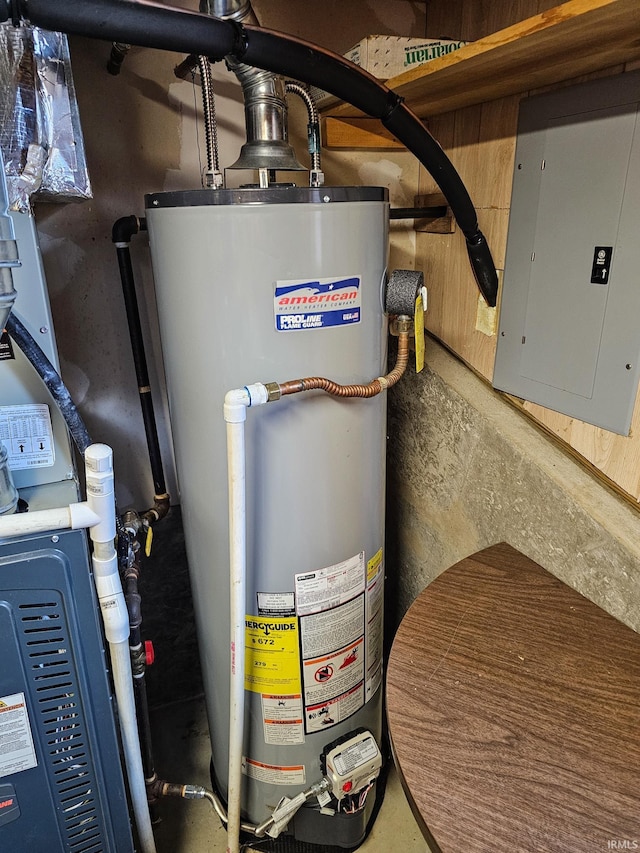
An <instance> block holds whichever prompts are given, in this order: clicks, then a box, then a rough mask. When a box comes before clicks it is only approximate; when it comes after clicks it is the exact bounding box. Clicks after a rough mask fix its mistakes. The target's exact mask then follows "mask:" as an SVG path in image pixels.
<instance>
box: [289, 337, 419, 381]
mask: <svg viewBox="0 0 640 853" xmlns="http://www.w3.org/2000/svg"><path fill="white" fill-rule="evenodd" d="M408 363H409V333H408V332H401V333H400V335H399V337H398V355H397V358H396V364H395V367H394V368H393V370H392V371H391V372H390V373H387V375H386V376H379V377H378V378H377V379H374V380H373V381H372V382H369V383H368V384H367V385H339V384H338V383H337V382H334V381H333V380H332V379H325V378H324V377H322V376H310V377H307V378H306V379H290V380H289V381H288V382H283V383H282V384H281V385H280V386H279V387H280V394H281V395H282V396H283V397H284V396H285V395H286V394H298V393H300V392H301V391H313V390H315V389H317V390H320V391H326V393H327V394H331V395H332V396H333V397H375V396H376V395H377V394H379V393H380V392H381V391H383V390H385V389H386V388H390V387H391V386H392V385H395V384H396V382H397V381H398V380H399V379H400V377H401V376H402V374H403V373H404V372H405V370H406V369H407V364H408Z"/></svg>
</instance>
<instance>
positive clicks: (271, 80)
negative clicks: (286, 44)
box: [200, 0, 305, 172]
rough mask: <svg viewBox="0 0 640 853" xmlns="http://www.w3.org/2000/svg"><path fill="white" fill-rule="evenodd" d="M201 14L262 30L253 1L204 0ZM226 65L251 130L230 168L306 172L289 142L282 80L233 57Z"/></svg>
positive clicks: (227, 59) (248, 130) (248, 129)
mask: <svg viewBox="0 0 640 853" xmlns="http://www.w3.org/2000/svg"><path fill="white" fill-rule="evenodd" d="M200 11H201V12H205V13H206V14H207V15H212V16H213V17H214V18H222V19H225V20H233V21H237V22H238V23H242V24H252V25H254V26H259V22H258V19H257V18H256V15H255V12H254V11H253V8H252V6H251V2H250V0H201V2H200ZM225 61H226V63H227V67H228V68H229V69H230V70H231V71H233V73H234V74H235V75H236V77H237V78H238V80H239V81H240V85H241V86H242V93H243V96H244V114H245V123H246V129H247V141H246V142H245V144H244V145H243V146H242V148H241V150H240V156H239V158H238V159H237V160H236V162H235V163H234V164H233V165H232V166H229V168H230V169H269V170H282V171H296V172H298V171H305V167H304V166H303V165H301V163H299V162H298V159H297V157H296V155H295V152H294V150H293V148H292V147H291V145H289V142H288V141H287V138H288V130H287V102H286V98H285V89H284V80H283V79H282V77H280V76H278V75H276V74H272V73H271V72H269V71H261V70H260V69H258V68H253V67H252V66H250V65H245V64H244V63H243V62H239V61H238V60H237V59H234V58H233V57H232V56H227V57H226V58H225Z"/></svg>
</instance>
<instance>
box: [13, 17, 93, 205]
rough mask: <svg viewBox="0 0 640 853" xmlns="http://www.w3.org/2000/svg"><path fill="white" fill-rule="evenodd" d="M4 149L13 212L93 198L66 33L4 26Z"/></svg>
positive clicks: (29, 27) (27, 27)
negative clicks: (40, 203)
mask: <svg viewBox="0 0 640 853" xmlns="http://www.w3.org/2000/svg"><path fill="white" fill-rule="evenodd" d="M0 147H1V148H2V154H3V158H4V165H5V173H6V177H7V189H8V194H9V208H10V209H11V210H17V211H20V212H23V213H26V212H28V211H29V210H30V207H31V204H32V203H33V202H34V201H74V200H81V199H88V198H91V197H92V194H91V184H90V181H89V175H88V172H87V163H86V158H85V152H84V142H83V139H82V131H81V129H80V118H79V115H78V104H77V100H76V94H75V89H74V85H73V77H72V74H71V60H70V56H69V45H68V41H67V37H66V36H65V35H63V34H62V33H54V32H47V31H46V30H41V29H38V28H37V27H31V26H28V25H22V26H20V27H13V26H12V25H11V24H2V25H0Z"/></svg>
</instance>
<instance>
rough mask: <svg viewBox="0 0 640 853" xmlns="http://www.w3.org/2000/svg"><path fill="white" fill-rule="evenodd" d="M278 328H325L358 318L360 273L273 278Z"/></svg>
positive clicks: (280, 329) (347, 324)
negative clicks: (300, 277)
mask: <svg viewBox="0 0 640 853" xmlns="http://www.w3.org/2000/svg"><path fill="white" fill-rule="evenodd" d="M273 304H274V312H275V318H276V329H277V331H278V332H291V331H295V330H299V329H325V328H327V327H329V326H350V325H352V324H353V323H359V322H360V311H361V302H360V276H350V277H347V278H335V277H334V278H320V279H316V280H313V281H310V280H309V279H300V280H294V281H278V282H276V290H275V296H274V300H273Z"/></svg>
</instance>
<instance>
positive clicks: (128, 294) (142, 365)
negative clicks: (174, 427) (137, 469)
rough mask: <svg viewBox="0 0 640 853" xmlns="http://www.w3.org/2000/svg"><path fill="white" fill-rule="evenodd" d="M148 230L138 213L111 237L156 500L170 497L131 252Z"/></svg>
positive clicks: (119, 223) (118, 224)
mask: <svg viewBox="0 0 640 853" xmlns="http://www.w3.org/2000/svg"><path fill="white" fill-rule="evenodd" d="M146 229H147V226H146V222H145V220H144V219H138V217H137V216H123V217H122V218H121V219H118V220H117V221H116V222H115V223H114V225H113V228H112V231H111V239H112V240H113V243H114V245H115V247H116V252H117V255H118V266H119V268H120V281H121V282H122V295H123V297H124V305H125V310H126V314H127V325H128V327H129V340H130V341H131V350H132V353H133V363H134V367H135V371H136V381H137V383H138V393H139V395H140V408H141V410H142V420H143V423H144V432H145V436H146V439H147V449H148V452H149V465H150V467H151V476H152V478H153V489H154V496H155V499H156V501H158V500H161V501H162V500H168V498H169V496H168V494H167V486H166V482H165V476H164V467H163V464H162V454H161V452H160V442H159V440H158V429H157V426H156V417H155V411H154V408H153V399H152V396H151V387H150V383H149V370H148V367H147V357H146V354H145V350H144V339H143V337H142V327H141V325H140V311H139V310H138V300H137V297H136V285H135V280H134V276H133V266H132V264H131V252H130V251H129V244H130V242H131V238H132V237H133V236H134V235H135V234H137V233H138V231H146Z"/></svg>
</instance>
